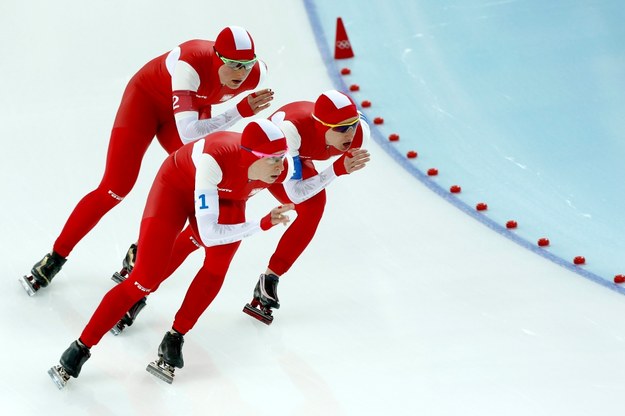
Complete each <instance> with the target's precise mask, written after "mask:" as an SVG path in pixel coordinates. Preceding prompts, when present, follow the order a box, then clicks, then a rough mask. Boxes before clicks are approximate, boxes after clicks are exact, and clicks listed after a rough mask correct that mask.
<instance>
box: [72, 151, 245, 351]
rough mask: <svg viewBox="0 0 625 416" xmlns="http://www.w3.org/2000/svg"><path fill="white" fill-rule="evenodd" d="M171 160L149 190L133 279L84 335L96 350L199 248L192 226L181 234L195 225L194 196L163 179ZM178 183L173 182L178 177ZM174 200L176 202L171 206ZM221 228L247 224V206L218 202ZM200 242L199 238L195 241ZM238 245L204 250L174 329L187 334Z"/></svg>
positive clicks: (111, 295) (108, 298)
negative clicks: (131, 311)
mask: <svg viewBox="0 0 625 416" xmlns="http://www.w3.org/2000/svg"><path fill="white" fill-rule="evenodd" d="M172 166H173V159H171V158H169V159H168V160H167V161H166V162H165V164H164V165H163V167H161V170H160V171H159V174H158V175H157V177H156V180H155V182H154V185H153V186H152V189H151V190H150V194H149V196H148V201H147V204H146V211H145V213H144V217H143V220H142V221H141V229H140V231H139V243H138V247H139V251H138V252H137V261H136V263H135V267H134V269H133V270H132V273H130V275H129V277H128V278H127V279H126V280H125V281H124V282H122V283H120V284H118V285H116V286H115V287H114V288H112V289H111V290H110V291H109V292H108V293H107V294H106V295H104V298H103V299H102V301H101V302H100V305H99V306H98V308H97V309H96V311H95V312H94V314H93V316H92V317H91V319H90V321H89V323H88V324H87V326H86V327H85V329H84V330H83V332H82V334H81V335H80V340H81V341H82V342H83V343H84V344H85V345H86V346H87V347H92V346H93V345H96V344H97V343H98V342H99V341H100V339H101V338H102V337H103V336H104V335H105V334H106V332H107V331H108V330H110V329H111V328H112V327H113V325H115V324H116V323H117V322H118V321H119V320H120V319H121V318H122V317H123V316H124V314H125V313H126V311H128V310H129V309H130V307H131V306H132V305H134V304H135V303H136V302H137V301H139V299H141V298H142V297H144V296H146V295H148V294H149V293H150V292H152V291H154V290H156V288H158V286H159V285H160V284H161V283H162V282H163V281H164V280H165V279H167V278H168V277H169V276H170V275H171V273H172V272H173V271H174V270H175V269H176V268H177V267H178V265H179V264H180V263H181V262H182V260H184V258H186V256H187V255H188V254H189V253H190V252H191V251H193V250H194V249H196V248H197V246H195V243H194V242H193V240H191V239H190V238H189V237H191V236H193V234H192V232H191V230H190V229H189V227H187V229H185V230H184V231H183V232H182V233H181V230H182V229H183V227H184V225H185V222H186V221H187V219H189V218H191V221H194V220H193V212H194V210H193V195H192V193H191V192H189V190H184V191H183V190H181V189H178V188H177V187H176V185H172V184H175V183H176V181H175V180H172V181H167V180H163V175H162V173H163V172H167V171H169V170H170V169H172ZM174 179H175V178H174ZM172 201H176V202H175V203H173V204H172ZM219 219H220V223H225V224H228V223H239V222H243V221H244V220H245V202H243V201H234V202H232V201H224V202H223V203H221V202H220V208H219ZM196 241H197V239H196ZM240 243H241V242H240V241H238V242H235V243H231V244H226V245H221V246H213V247H205V248H204V252H205V259H204V264H203V265H202V267H201V268H200V270H199V271H198V273H197V275H196V276H195V278H194V279H193V282H192V283H191V286H190V287H189V289H188V291H187V294H186V296H185V299H184V302H183V303H182V306H181V308H180V310H179V311H178V313H177V314H176V318H175V321H174V328H175V329H176V330H177V331H179V332H181V333H183V334H184V333H187V332H188V331H189V330H191V328H193V326H194V325H195V323H196V322H197V320H198V319H199V317H200V316H201V315H202V313H203V312H204V310H206V308H207V307H208V306H209V305H210V304H211V302H212V301H213V299H214V298H215V296H217V293H218V292H219V290H220V289H221V286H222V284H223V281H224V279H225V276H226V273H227V271H228V268H229V267H230V262H231V261H232V258H233V257H234V254H235V253H236V251H237V249H238V248H239V245H240Z"/></svg>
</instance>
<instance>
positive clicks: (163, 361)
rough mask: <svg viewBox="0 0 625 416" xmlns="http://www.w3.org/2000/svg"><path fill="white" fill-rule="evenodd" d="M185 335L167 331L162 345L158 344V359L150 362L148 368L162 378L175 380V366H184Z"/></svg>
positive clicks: (170, 380)
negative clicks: (183, 346)
mask: <svg viewBox="0 0 625 416" xmlns="http://www.w3.org/2000/svg"><path fill="white" fill-rule="evenodd" d="M183 343H184V337H183V335H182V334H181V333H179V332H176V331H174V333H173V334H172V333H171V331H167V332H166V333H165V336H164V337H163V341H162V342H161V345H159V346H158V360H156V361H152V362H151V363H150V364H148V366H147V368H146V370H147V371H148V373H151V374H153V375H155V376H156V377H158V378H160V379H161V380H163V381H165V382H167V383H169V384H171V383H172V382H173V381H174V370H175V368H176V367H177V368H182V367H184V360H183V359H182V344H183Z"/></svg>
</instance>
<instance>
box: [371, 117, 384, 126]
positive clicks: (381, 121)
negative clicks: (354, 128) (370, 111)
mask: <svg viewBox="0 0 625 416" xmlns="http://www.w3.org/2000/svg"><path fill="white" fill-rule="evenodd" d="M383 123H384V119H383V118H382V117H376V118H374V119H373V124H383Z"/></svg>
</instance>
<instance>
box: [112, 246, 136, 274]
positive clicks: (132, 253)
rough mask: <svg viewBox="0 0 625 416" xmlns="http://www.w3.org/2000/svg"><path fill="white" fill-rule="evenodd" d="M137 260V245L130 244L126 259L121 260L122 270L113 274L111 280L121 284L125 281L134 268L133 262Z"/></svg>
mask: <svg viewBox="0 0 625 416" xmlns="http://www.w3.org/2000/svg"><path fill="white" fill-rule="evenodd" d="M136 259H137V245H136V244H131V245H130V247H129V248H128V252H127V253H126V257H124V260H122V269H121V270H120V271H119V272H115V273H113V276H112V277H111V279H113V280H114V281H115V282H117V283H121V282H123V281H124V280H126V277H127V276H128V274H129V273H130V272H131V271H132V269H133V268H134V267H135V260H136Z"/></svg>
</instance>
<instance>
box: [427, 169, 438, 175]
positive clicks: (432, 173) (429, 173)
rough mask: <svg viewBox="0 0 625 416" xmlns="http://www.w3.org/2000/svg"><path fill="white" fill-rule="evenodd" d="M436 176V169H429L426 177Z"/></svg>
mask: <svg viewBox="0 0 625 416" xmlns="http://www.w3.org/2000/svg"><path fill="white" fill-rule="evenodd" d="M436 175H438V169H436V168H429V169H428V176H436Z"/></svg>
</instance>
